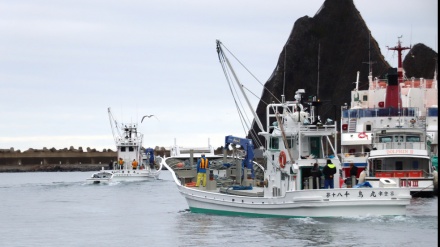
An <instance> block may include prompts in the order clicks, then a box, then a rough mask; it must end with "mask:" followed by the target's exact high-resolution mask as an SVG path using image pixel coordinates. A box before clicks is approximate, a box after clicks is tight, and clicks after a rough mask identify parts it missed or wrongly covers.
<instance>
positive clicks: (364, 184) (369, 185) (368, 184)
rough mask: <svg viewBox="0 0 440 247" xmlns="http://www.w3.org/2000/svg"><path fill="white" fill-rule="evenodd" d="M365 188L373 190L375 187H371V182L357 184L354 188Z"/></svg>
mask: <svg viewBox="0 0 440 247" xmlns="http://www.w3.org/2000/svg"><path fill="white" fill-rule="evenodd" d="M365 187H368V188H373V186H371V184H370V183H369V182H363V183H360V184H356V185H355V186H354V187H353V188H365Z"/></svg>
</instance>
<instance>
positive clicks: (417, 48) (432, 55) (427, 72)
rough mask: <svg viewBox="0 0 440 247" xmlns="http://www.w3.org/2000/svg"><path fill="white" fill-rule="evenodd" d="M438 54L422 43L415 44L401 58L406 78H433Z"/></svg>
mask: <svg viewBox="0 0 440 247" xmlns="http://www.w3.org/2000/svg"><path fill="white" fill-rule="evenodd" d="M437 57H438V54H437V52H435V51H434V50H432V49H431V48H429V47H427V46H426V45H424V44H415V45H414V46H413V47H412V48H411V50H410V51H409V52H408V53H407V54H406V56H405V59H404V60H403V69H404V70H405V75H406V77H407V78H411V77H415V78H421V77H423V78H427V79H432V78H434V71H435V68H436V66H437Z"/></svg>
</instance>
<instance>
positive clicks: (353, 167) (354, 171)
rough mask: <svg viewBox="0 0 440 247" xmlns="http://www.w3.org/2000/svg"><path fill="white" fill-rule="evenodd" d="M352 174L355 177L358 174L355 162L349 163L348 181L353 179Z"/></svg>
mask: <svg viewBox="0 0 440 247" xmlns="http://www.w3.org/2000/svg"><path fill="white" fill-rule="evenodd" d="M353 176H354V177H355V178H357V176H358V168H357V166H356V165H355V164H353V163H350V181H353ZM355 181H356V184H357V179H355ZM354 185H355V184H352V186H354Z"/></svg>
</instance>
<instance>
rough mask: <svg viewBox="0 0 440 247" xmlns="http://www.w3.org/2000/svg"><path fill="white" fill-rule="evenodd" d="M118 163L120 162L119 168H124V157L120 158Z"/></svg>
mask: <svg viewBox="0 0 440 247" xmlns="http://www.w3.org/2000/svg"><path fill="white" fill-rule="evenodd" d="M118 164H119V169H124V160H123V159H122V158H119V161H118Z"/></svg>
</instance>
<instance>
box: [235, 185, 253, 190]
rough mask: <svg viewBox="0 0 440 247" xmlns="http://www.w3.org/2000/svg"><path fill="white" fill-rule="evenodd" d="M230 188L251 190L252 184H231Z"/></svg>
mask: <svg viewBox="0 0 440 247" xmlns="http://www.w3.org/2000/svg"><path fill="white" fill-rule="evenodd" d="M232 189H233V190H251V189H252V185H249V186H243V185H235V186H232Z"/></svg>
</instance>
